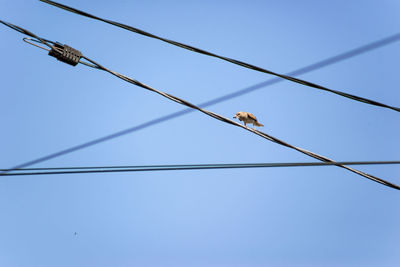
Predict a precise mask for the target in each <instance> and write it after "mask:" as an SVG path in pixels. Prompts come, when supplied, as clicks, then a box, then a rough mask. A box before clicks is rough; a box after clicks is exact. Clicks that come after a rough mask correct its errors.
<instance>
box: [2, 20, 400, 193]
mask: <svg viewBox="0 0 400 267" xmlns="http://www.w3.org/2000/svg"><path fill="white" fill-rule="evenodd" d="M0 22H2V21H0ZM2 23H3V22H2ZM3 24H5V23H3ZM8 24H9V25H12V24H10V23H8ZM6 25H7V24H6ZM7 26H8V25H7ZM12 26H15V25H12ZM11 28H13V27H11ZM18 28H19V27H18ZM13 29H14V28H13ZM20 29H22V28H20ZM32 37H34V36H32ZM39 40H40V39H39ZM81 58H83V59H85V60H86V61H88V62H90V63H92V64H93V65H95V66H97V68H98V69H99V70H103V71H105V72H108V73H110V74H112V75H114V76H115V77H117V78H120V79H122V80H124V81H126V82H128V83H131V84H134V85H136V86H139V87H142V88H144V89H146V90H149V91H152V92H155V93H157V94H159V95H161V96H164V97H165V98H168V99H170V100H172V101H174V102H177V103H179V104H182V105H185V106H187V107H190V108H192V109H196V110H198V111H200V112H202V113H204V114H206V115H208V116H210V117H213V118H214V119H217V120H220V121H222V122H225V123H228V124H231V125H234V126H237V127H240V128H243V129H245V130H247V131H249V132H252V133H254V134H256V135H258V136H260V137H262V138H265V139H267V140H269V141H271V142H274V143H277V144H279V145H282V146H285V147H288V148H291V149H294V150H296V151H298V152H301V153H303V154H306V155H308V156H310V157H313V158H315V159H318V160H320V161H323V162H331V163H332V164H334V165H336V166H338V167H341V168H344V169H346V170H348V171H351V172H354V173H356V174H358V175H361V176H363V177H365V178H367V179H370V180H372V181H374V182H377V183H380V184H383V185H385V186H388V187H391V188H394V189H397V190H400V186H398V185H396V184H393V183H391V182H388V181H386V180H383V179H381V178H378V177H376V176H373V175H371V174H368V173H364V172H362V171H359V170H356V169H353V168H351V167H348V166H345V165H341V164H338V163H337V162H335V161H333V160H332V159H329V158H327V157H324V156H322V155H318V154H316V153H313V152H311V151H308V150H305V149H303V148H300V147H296V146H293V145H290V144H289V143H286V142H284V141H282V140H280V139H278V138H276V137H273V136H271V135H268V134H266V133H264V132H261V131H258V130H256V129H252V128H249V127H246V126H244V125H242V124H240V123H238V122H235V121H232V120H230V119H228V118H225V117H223V116H221V115H219V114H216V113H214V112H211V111H208V110H205V109H202V108H200V107H198V106H196V105H194V104H192V103H190V102H188V101H186V100H183V99H181V98H179V97H176V96H173V95H170V94H168V93H165V92H162V91H159V90H157V89H155V88H152V87H151V86H149V85H146V84H144V83H142V82H139V81H138V80H135V79H132V78H130V77H128V76H125V75H123V74H120V73H118V72H115V71H113V70H110V69H108V68H106V67H104V66H102V65H100V64H99V63H97V62H95V61H94V60H92V59H90V58H88V57H86V56H84V55H82V56H81Z"/></svg>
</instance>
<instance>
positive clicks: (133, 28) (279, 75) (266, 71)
mask: <svg viewBox="0 0 400 267" xmlns="http://www.w3.org/2000/svg"><path fill="white" fill-rule="evenodd" d="M40 1H41V2H44V3H47V4H50V5H53V6H55V7H58V8H61V9H64V10H67V11H70V12H72V13H76V14H78V15H81V16H85V17H88V18H92V19H95V20H99V21H103V22H105V23H108V24H111V25H114V26H117V27H120V28H123V29H125V30H128V31H131V32H135V33H138V34H141V35H144V36H147V37H150V38H154V39H158V40H161V41H163V42H166V43H169V44H172V45H175V46H178V47H181V48H184V49H187V50H190V51H193V52H196V53H200V54H203V55H207V56H211V57H215V58H219V59H222V60H224V61H228V62H230V63H233V64H236V65H239V66H242V67H245V68H248V69H252V70H255V71H259V72H263V73H267V74H271V75H274V76H277V77H280V78H282V79H286V80H289V81H292V82H295V83H299V84H302V85H305V86H309V87H312V88H316V89H319V90H323V91H327V92H330V93H334V94H337V95H340V96H343V97H346V98H349V99H352V100H355V101H359V102H363V103H366V104H370V105H374V106H379V107H383V108H388V109H392V110H395V111H398V112H400V108H398V107H394V106H390V105H387V104H383V103H380V102H377V101H375V100H371V99H367V98H364V97H360V96H356V95H352V94H349V93H345V92H341V91H338V90H333V89H329V88H327V87H324V86H322V85H319V84H316V83H312V82H308V81H305V80H301V79H298V78H294V77H292V76H289V75H285V74H279V73H276V72H273V71H270V70H267V69H264V68H261V67H257V66H255V65H252V64H249V63H246V62H243V61H240V60H236V59H232V58H228V57H224V56H220V55H217V54H214V53H211V52H208V51H206V50H203V49H200V48H197V47H194V46H191V45H187V44H183V43H180V42H176V41H173V40H169V39H166V38H163V37H160V36H157V35H154V34H152V33H149V32H146V31H143V30H141V29H138V28H135V27H132V26H129V25H126V24H122V23H119V22H116V21H112V20H108V19H103V18H100V17H97V16H94V15H92V14H89V13H87V12H84V11H81V10H79V9H76V8H73V7H69V6H66V5H63V4H60V3H57V2H54V1H50V0H40Z"/></svg>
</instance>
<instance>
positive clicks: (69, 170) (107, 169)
mask: <svg viewBox="0 0 400 267" xmlns="http://www.w3.org/2000/svg"><path fill="white" fill-rule="evenodd" d="M337 164H340V165H383V164H400V161H343V162H287V163H239V164H184V165H142V166H100V167H99V166H97V167H53V168H25V169H13V170H10V169H0V170H1V171H16V172H13V173H3V174H0V176H20V175H49V174H51V175H58V174H83V173H114V172H144V171H181V170H210V169H245V168H246V169H247V168H273V167H310V166H332V165H337ZM27 171H35V172H27Z"/></svg>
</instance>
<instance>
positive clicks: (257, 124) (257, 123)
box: [254, 121, 264, 126]
mask: <svg viewBox="0 0 400 267" xmlns="http://www.w3.org/2000/svg"><path fill="white" fill-rule="evenodd" d="M254 126H264V124H261V123H259V122H258V121H256V122H254Z"/></svg>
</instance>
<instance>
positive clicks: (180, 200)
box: [0, 0, 400, 267]
mask: <svg viewBox="0 0 400 267" xmlns="http://www.w3.org/2000/svg"><path fill="white" fill-rule="evenodd" d="M216 2H217V1H168V2H167V1H122V0H121V1H112V2H110V1H96V4H94V2H93V1H76V0H75V1H74V0H64V1H63V2H62V3H64V4H66V5H71V6H73V7H76V8H78V9H82V10H84V11H87V12H89V13H92V14H95V15H98V16H100V17H105V18H108V19H112V20H115V21H119V22H123V23H126V24H128V25H132V26H134V27H138V28H141V29H143V30H146V31H149V32H151V33H154V34H157V35H160V36H163V37H166V38H169V39H173V40H177V41H181V42H183V43H188V44H191V45H194V46H196V47H200V48H203V49H206V50H209V51H212V52H215V53H218V54H221V55H224V56H228V57H233V58H235V59H239V60H242V61H246V62H249V63H252V64H254V65H258V66H261V67H264V68H267V69H270V70H272V71H276V72H280V73H287V72H290V71H293V70H295V69H298V68H301V67H303V66H306V65H309V64H312V63H315V62H318V61H320V60H323V59H326V58H329V57H332V56H335V55H337V54H340V53H343V52H345V51H348V50H351V49H354V48H356V47H359V46H362V45H365V44H368V43H371V42H374V41H377V40H379V39H382V38H385V37H388V36H391V35H393V34H396V33H399V26H400V18H399V16H398V13H399V10H400V3H399V1H395V0H391V1H390V0H384V1H301V2H300V1H251V2H249V1H218V2H217V3H216ZM0 19H2V20H5V21H8V22H11V23H14V24H16V25H19V26H21V27H24V28H27V29H28V30H30V31H32V32H34V33H36V34H38V35H39V36H42V37H44V38H48V39H51V40H54V41H58V42H61V43H66V44H68V45H70V46H72V47H74V48H76V49H78V50H80V51H82V53H83V54H84V55H86V56H87V57H89V58H92V59H94V60H95V61H97V62H99V63H100V64H103V65H104V66H106V67H109V68H111V69H113V70H115V71H118V72H120V73H122V74H125V75H128V76H130V77H132V78H135V79H137V80H139V81H141V82H144V83H146V84H148V85H150V86H152V87H154V88H157V89H160V90H162V91H165V92H168V93H170V94H173V95H176V96H178V97H181V98H183V99H186V100H188V101H190V102H192V103H196V104H199V103H202V102H204V101H207V100H211V99H214V98H216V97H219V96H222V95H225V94H228V93H231V92H235V91H238V90H241V89H243V88H246V87H249V86H251V85H254V84H257V83H260V82H263V81H267V80H269V79H272V78H273V77H271V76H269V75H266V74H262V73H258V72H255V71H252V70H248V69H244V68H241V67H238V66H235V65H232V64H229V63H227V62H222V61H220V60H217V59H213V58H210V57H206V56H203V55H198V54H194V53H192V52H189V51H186V50H183V49H180V48H177V47H173V46H171V45H168V44H165V43H162V42H160V41H157V40H154V39H150V38H147V37H144V36H140V35H137V34H134V33H131V32H128V31H125V30H122V29H119V28H116V27H113V26H110V25H106V24H104V23H101V22H96V21H93V20H90V19H87V18H84V17H80V16H78V15H75V14H72V13H68V12H66V11H62V10H60V9H56V8H54V7H51V6H48V5H46V4H44V3H41V2H39V1H9V0H0ZM0 36H1V39H2V42H1V43H0V48H1V51H2V63H3V64H1V67H0V68H1V73H2V86H1V90H0V99H1V100H2V101H1V102H2V105H0V123H1V125H2V127H1V131H0V148H1V149H0V151H1V153H0V167H1V168H8V167H12V166H16V165H18V164H20V163H24V162H27V161H30V160H33V159H36V158H39V157H42V156H45V155H48V154H50V153H54V152H57V151H60V150H63V149H66V148H69V147H72V146H75V145H78V144H82V143H85V142H88V141H90V140H93V139H96V138H100V137H102V136H106V135H109V134H112V133H115V132H118V131H120V130H123V129H127V128H130V127H133V126H135V125H139V124H141V123H145V122H147V121H150V120H152V119H155V118H158V117H160V116H163V115H167V114H170V113H172V112H176V111H179V110H182V109H183V108H184V107H183V106H180V105H178V104H176V103H174V102H171V101H168V100H166V99H165V98H162V97H161V96H159V95H156V94H154V93H151V92H149V91H146V90H144V89H141V88H139V87H135V86H133V85H131V84H128V83H125V82H123V81H121V80H119V79H117V78H115V77H113V76H111V75H109V74H107V73H105V72H101V71H97V70H94V69H91V68H87V67H85V66H83V65H78V66H77V67H71V66H69V65H66V64H62V63H60V62H57V60H56V59H54V58H52V57H49V56H47V55H46V53H45V52H44V51H42V50H40V49H37V48H35V47H32V46H29V45H27V44H26V43H24V42H22V40H21V39H22V37H23V35H22V34H20V33H18V32H15V31H12V30H11V29H9V28H7V27H5V26H1V27H0ZM399 48H400V43H399V42H395V43H392V44H390V45H387V46H384V47H381V48H379V49H376V50H373V51H370V52H368V53H365V54H362V55H359V56H357V57H354V58H351V59H348V60H345V61H342V62H339V63H336V64H334V65H331V66H328V67H325V68H321V69H319V70H316V71H313V72H310V73H307V74H305V75H302V76H301V77H300V78H302V79H306V80H309V81H312V82H316V83H319V84H322V85H324V86H327V87H329V88H332V89H337V90H341V91H345V92H348V93H352V94H355V95H359V96H363V97H366V98H370V99H374V100H377V101H380V102H383V103H386V104H390V105H393V106H400V101H399V97H400V93H399V90H397V87H398V84H399V83H400V76H399V75H398V69H399V56H400V53H399ZM208 109H209V110H211V111H213V112H216V113H218V114H221V115H223V116H226V117H232V116H233V115H234V114H235V113H236V112H237V111H240V110H243V111H248V112H252V113H253V114H255V115H256V116H257V118H258V119H259V121H260V122H261V123H263V124H264V125H265V127H264V128H261V130H262V131H265V132H266V133H269V134H271V135H273V136H276V137H278V138H280V139H283V140H285V141H287V142H288V143H290V144H293V145H296V146H299V147H302V148H305V149H308V150H310V151H313V152H316V153H319V154H322V155H324V156H327V157H330V158H332V159H335V160H337V161H348V160H399V159H400V152H399V149H398V147H399V145H400V141H399V131H400V126H399V123H398V121H399V114H398V113H397V112H395V111H392V110H387V109H383V108H379V107H373V106H369V105H366V104H363V103H358V102H354V101H351V100H349V99H345V98H342V97H339V96H336V95H332V94H329V93H326V92H322V91H317V90H315V89H311V88H308V87H305V86H302V85H298V84H294V83H290V82H287V81H284V82H280V83H277V84H274V85H272V86H267V87H264V88H262V89H259V90H256V91H254V92H252V93H249V94H246V95H243V96H241V97H238V98H234V99H232V100H229V101H226V102H223V103H220V104H217V105H214V106H211V107H209V108H208ZM297 161H314V160H313V159H310V158H308V157H307V156H305V155H303V154H299V153H298V152H296V151H293V150H290V149H287V148H284V147H281V146H279V145H277V144H273V143H271V142H269V141H267V140H265V139H262V138H260V137H258V136H255V135H252V134H251V133H249V132H247V131H244V130H243V129H239V128H237V127H232V126H230V125H228V124H224V123H221V122H219V121H217V120H214V119H212V118H210V117H208V116H205V115H204V114H201V113H199V112H192V113H189V114H187V115H184V116H181V117H179V118H176V119H173V120H169V121H166V122H163V123H160V124H157V125H154V126H151V127H148V128H145V129H142V130H139V131H136V132H133V133H131V134H128V135H124V136H122V137H119V138H116V139H113V140H110V141H107V142H104V143H101V144H98V145H95V146H93V147H89V148H86V149H82V150H80V151H77V152H74V153H70V154H67V155H64V156H61V157H58V158H55V159H52V160H49V161H46V162H43V163H40V164H36V165H34V166H32V167H59V166H101V165H151V164H196V163H255V162H297ZM356 168H357V169H360V170H363V171H366V172H369V173H371V174H374V175H376V176H378V177H382V178H384V179H387V180H390V181H392V182H394V183H397V184H399V183H400V179H399V175H398V174H399V167H398V166H357V167H356ZM399 203H400V194H399V192H398V191H396V190H393V189H390V188H387V187H384V186H382V185H380V184H377V183H374V182H372V181H369V180H367V179H364V178H362V177H361V176H358V175H356V174H353V173H351V172H348V171H346V170H343V169H340V168H337V167H304V168H276V169H275V168H274V169H244V170H204V171H181V172H178V171H171V172H154V173H151V172H147V173H134V174H132V173H120V174H118V173H113V174H85V175H83V174H82V175H58V176H32V177H2V178H1V179H0V211H1V214H2V216H1V220H0V266H10V267H17V266H18V267H20V266H257V267H258V266H282V267H283V266H388V267H389V266H399V264H400V246H399V245H398V244H399V241H400V230H399V227H398V225H399V224H400V209H399ZM75 232H77V235H74V233H75Z"/></svg>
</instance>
